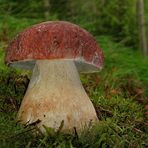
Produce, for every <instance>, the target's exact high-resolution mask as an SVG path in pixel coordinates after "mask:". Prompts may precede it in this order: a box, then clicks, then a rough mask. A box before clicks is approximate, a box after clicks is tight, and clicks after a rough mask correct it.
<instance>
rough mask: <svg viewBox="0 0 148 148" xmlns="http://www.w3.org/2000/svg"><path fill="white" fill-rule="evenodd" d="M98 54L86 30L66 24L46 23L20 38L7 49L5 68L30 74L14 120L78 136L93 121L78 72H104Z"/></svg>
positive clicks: (94, 115) (95, 118)
mask: <svg viewBox="0 0 148 148" xmlns="http://www.w3.org/2000/svg"><path fill="white" fill-rule="evenodd" d="M103 60H104V58H103V53H102V50H101V49H100V48H99V47H98V44H97V42H96V40H95V39H94V38H93V36H92V35H91V34H90V33H89V32H87V31H86V30H84V29H82V28H80V27H79V26H77V25H75V24H72V23H69V22H65V21H48V22H44V23H40V24H37V25H34V26H32V27H30V28H28V29H26V30H24V31H23V32H21V33H19V34H18V35H17V36H16V37H15V38H14V39H13V40H12V42H11V43H10V45H9V46H8V48H7V54H6V63H7V64H8V65H9V66H11V67H18V68H23V69H29V70H33V72H32V77H31V80H30V83H29V86H28V88H27V91H26V94H25V96H24V98H23V101H22V103H21V107H20V109H19V112H18V116H17V119H18V120H19V121H20V122H21V123H23V124H25V125H33V123H36V126H37V127H38V128H39V129H40V130H41V131H42V132H44V128H43V125H45V126H47V127H51V128H54V129H55V130H57V129H58V128H59V126H60V125H61V122H63V123H64V124H63V128H62V131H63V132H72V131H73V129H74V128H75V129H76V130H77V131H78V132H79V131H81V130H82V129H83V128H84V127H86V126H88V125H89V124H90V122H91V123H94V122H96V121H97V120H98V118H97V115H96V112H95V109H94V107H93V104H92V103H91V101H90V99H89V97H88V95H87V94H86V92H85V90H84V88H83V86H82V84H81V81H80V78H79V73H78V72H83V73H89V72H95V71H98V70H100V69H101V68H102V66H103Z"/></svg>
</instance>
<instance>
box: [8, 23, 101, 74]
mask: <svg viewBox="0 0 148 148" xmlns="http://www.w3.org/2000/svg"><path fill="white" fill-rule="evenodd" d="M43 59H47V60H54V59H67V60H73V61H74V62H75V63H76V66H77V67H78V70H79V71H81V72H91V71H96V70H98V69H101V68H102V66H103V62H104V57H103V53H102V50H101V49H100V48H99V46H98V44H97V42H96V40H95V39H94V38H93V36H92V35H91V34H90V33H89V32H87V31H86V30H84V29H82V28H80V27H79V26H77V25H75V24H72V23H69V22H64V21H49V22H44V23H40V24H37V25H34V26H32V27H30V28H28V29H26V30H24V31H23V32H21V33H19V34H18V35H17V36H16V37H15V38H14V39H13V41H12V42H11V43H10V45H9V47H8V48H7V55H6V63H7V64H8V65H10V66H15V67H21V68H27V69H32V68H33V65H34V64H35V60H43Z"/></svg>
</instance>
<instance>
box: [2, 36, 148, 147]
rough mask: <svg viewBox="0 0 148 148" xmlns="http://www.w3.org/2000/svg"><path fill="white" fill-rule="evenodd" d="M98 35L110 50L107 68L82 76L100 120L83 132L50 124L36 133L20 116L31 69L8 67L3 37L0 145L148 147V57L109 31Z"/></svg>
mask: <svg viewBox="0 0 148 148" xmlns="http://www.w3.org/2000/svg"><path fill="white" fill-rule="evenodd" d="M96 38H97V40H98V42H99V44H100V46H101V48H102V49H103V51H104V54H105V66H104V69H103V70H102V71H101V72H99V73H95V74H82V75H81V80H82V83H83V86H84V88H85V90H86V92H87V93H88V95H89V96H90V98H91V101H92V102H93V104H94V106H95V109H96V112H97V114H98V118H99V120H100V121H99V122H98V123H97V124H96V125H95V126H94V127H92V128H90V129H89V130H86V131H84V132H83V133H82V134H81V135H77V134H75V135H70V134H62V133H61V132H54V131H53V130H52V129H50V128H47V129H46V131H47V132H46V134H45V135H38V136H37V135H34V134H32V130H34V129H28V128H24V127H23V126H21V125H20V124H18V123H17V122H16V115H17V112H18V109H19V106H20V103H21V100H22V98H23V95H24V93H25V91H26V88H27V85H28V82H29V78H30V73H29V72H26V71H20V70H19V71H18V70H15V69H11V68H8V67H7V66H6V65H5V64H4V56H5V49H6V46H7V45H6V44H5V43H4V42H1V43H0V148H9V147H10V148H12V147H13V148H15V147H16V148H18V147H21V148H22V147H25V148H32V147H38V148H41V147H60V148H65V147H67V148H72V147H77V148H79V147H83V148H86V147H87V148H88V147H91V148H93V147H94V148H96V147H103V148H105V147H117V148H119V147H120V148H122V147H129V148H137V147H148V120H147V119H148V104H147V103H148V58H143V57H142V56H141V55H140V53H139V52H137V51H136V50H134V49H131V48H127V47H124V46H122V45H121V44H118V43H114V42H113V41H111V39H110V38H109V37H104V36H100V37H96ZM90 137H91V138H90Z"/></svg>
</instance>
